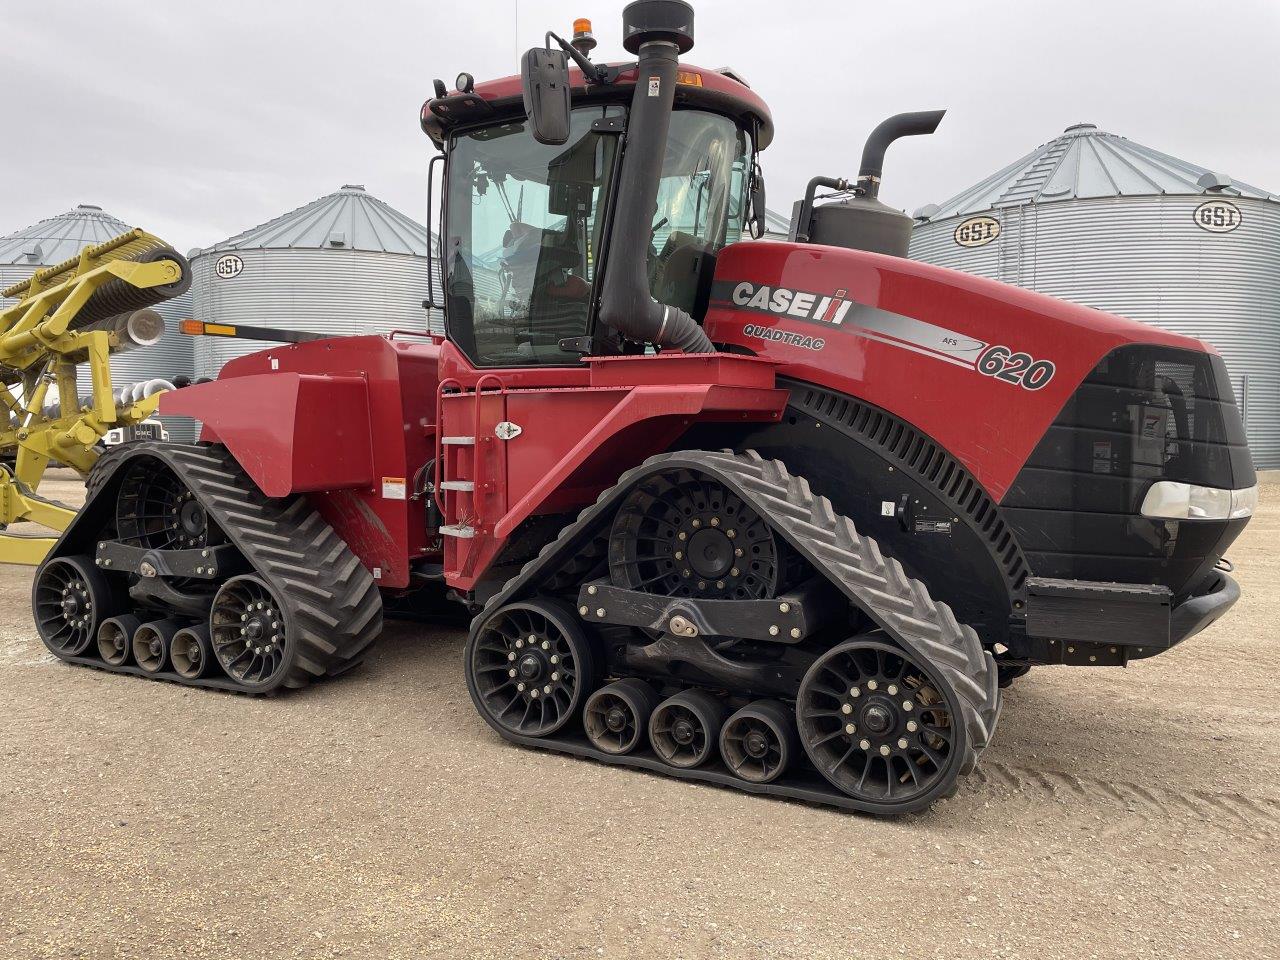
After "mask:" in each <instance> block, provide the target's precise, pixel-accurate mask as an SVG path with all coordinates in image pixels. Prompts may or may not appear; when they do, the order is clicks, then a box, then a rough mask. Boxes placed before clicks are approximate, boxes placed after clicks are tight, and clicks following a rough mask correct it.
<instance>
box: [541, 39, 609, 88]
mask: <svg viewBox="0 0 1280 960" xmlns="http://www.w3.org/2000/svg"><path fill="white" fill-rule="evenodd" d="M552 40H554V41H555V42H556V43H557V44H559V46H560V49H561V50H563V51H564V52H565V53H567V54H568V55H569V57H570V59H571V60H573V62H574V63H576V64H577V65H578V69H579V70H581V71H582V76H583V79H585V80H586V81H587V83H608V82H609V81H611V80H613V79H616V77H617V72H616V71H613V70H611V69H610V68H609V67H606V66H603V65H597V64H594V63H592V62H591V61H590V60H588V59H587V58H586V55H585V54H583V53H582V51H580V50H579V49H578V48H577V47H575V46H574V45H573V44H571V43H569V42H568V41H567V40H565V39H564V38H563V37H561V36H559V35H558V34H556V33H554V32H552V31H551V30H548V31H547V36H546V39H545V41H544V42H545V43H546V45H547V49H548V50H550V49H551V41H552ZM611 73H612V74H613V75H612V76H610V74H611Z"/></svg>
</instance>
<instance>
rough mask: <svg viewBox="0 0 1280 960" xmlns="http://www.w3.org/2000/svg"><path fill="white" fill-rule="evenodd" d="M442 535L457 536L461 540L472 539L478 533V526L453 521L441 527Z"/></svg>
mask: <svg viewBox="0 0 1280 960" xmlns="http://www.w3.org/2000/svg"><path fill="white" fill-rule="evenodd" d="M440 535H441V536H445V537H457V538H458V539H459V540H470V539H471V538H472V537H474V536H475V535H476V528H475V527H467V526H463V525H462V524H460V523H451V524H449V525H448V526H444V527H441V528H440Z"/></svg>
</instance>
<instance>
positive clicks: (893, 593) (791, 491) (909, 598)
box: [478, 450, 1001, 812]
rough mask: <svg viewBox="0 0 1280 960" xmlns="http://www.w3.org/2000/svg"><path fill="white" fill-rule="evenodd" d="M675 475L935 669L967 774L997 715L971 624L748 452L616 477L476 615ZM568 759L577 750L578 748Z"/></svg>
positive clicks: (532, 587)
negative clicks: (656, 482)
mask: <svg viewBox="0 0 1280 960" xmlns="http://www.w3.org/2000/svg"><path fill="white" fill-rule="evenodd" d="M680 469H687V470H693V471H697V472H700V473H703V474H706V475H708V476H710V477H712V478H714V479H716V480H718V481H719V482H721V483H723V484H724V485H725V486H727V487H729V488H730V489H731V490H733V491H734V492H735V493H737V494H738V495H739V496H741V497H742V498H743V499H744V500H746V501H747V502H748V503H749V504H750V505H751V507H752V508H753V509H755V510H756V511H757V512H758V513H759V514H760V515H761V516H762V517H764V518H766V519H767V520H768V522H769V523H770V524H771V525H772V526H773V528H774V529H775V530H776V531H777V532H778V533H779V534H780V535H781V536H782V537H784V538H785V539H786V540H787V541H788V543H790V544H791V546H792V547H794V548H795V549H796V550H797V551H799V552H800V553H801V554H802V555H803V556H804V557H805V558H806V559H807V560H808V561H809V562H810V563H811V564H812V565H813V566H814V568H815V569H817V570H819V571H821V572H822V573H823V574H824V575H825V576H826V577H827V578H828V579H829V580H830V581H831V582H832V583H833V584H835V585H836V586H837V587H839V589H840V590H841V591H842V592H843V593H844V595H845V596H846V597H847V598H848V600H849V602H850V603H852V604H853V605H854V606H855V607H857V608H858V609H859V610H861V611H862V612H863V613H864V614H866V616H867V617H868V618H870V619H871V620H872V621H873V622H874V623H875V624H876V625H877V626H879V627H880V628H882V629H883V630H884V632H885V633H886V634H887V635H888V637H889V638H890V639H891V640H892V641H893V642H894V643H896V644H898V645H899V646H901V647H902V648H903V649H904V650H907V651H909V652H910V653H912V654H913V655H914V656H916V657H919V658H920V659H922V660H924V661H926V662H928V663H929V664H930V665H931V666H932V667H933V668H934V669H935V670H936V671H937V673H938V674H939V675H940V677H941V679H942V680H943V681H945V682H946V683H947V684H948V685H949V686H950V687H951V689H952V690H953V691H954V694H955V698H956V701H957V703H958V704H959V708H960V713H961V716H962V718H963V721H964V732H965V737H964V740H965V745H964V756H963V758H962V759H961V762H960V767H959V772H960V774H961V775H964V774H968V773H971V772H972V771H973V769H974V768H975V766H976V765H977V762H978V756H979V755H980V754H981V752H982V751H983V750H984V749H985V748H986V747H987V745H988V744H989V743H990V741H991V736H992V733H993V732H994V730H995V727H996V723H997V721H998V719H999V716H1000V707H1001V699H1000V689H999V686H998V682H997V671H996V665H995V661H994V660H993V659H992V657H991V654H990V653H988V652H987V651H986V650H984V649H983V647H982V643H981V641H980V640H979V639H978V635H977V634H976V633H975V632H974V630H973V629H972V628H971V627H968V626H965V625H963V624H961V623H959V622H958V621H957V620H956V618H955V614H954V613H953V612H952V611H951V608H950V607H949V606H947V605H946V604H945V603H941V602H938V601H935V600H934V599H933V598H932V597H930V595H929V591H928V589H927V588H926V587H925V585H924V584H923V583H921V582H920V581H919V580H914V579H912V578H911V577H909V576H907V574H906V572H905V571H904V570H903V569H902V565H901V564H900V563H898V561H896V560H894V559H892V558H890V557H886V556H884V555H883V554H882V553H881V552H880V548H879V546H878V545H877V543H876V541H875V540H874V539H872V538H871V537H868V536H864V535H863V534H860V533H859V532H858V530H857V529H856V528H855V527H854V525H853V522H852V521H851V520H850V519H849V518H848V517H845V516H842V515H840V514H838V513H836V511H835V508H834V507H833V506H832V504H831V501H830V500H828V499H827V498H825V497H819V496H816V495H814V493H813V492H812V491H811V490H810V489H809V484H808V482H807V481H805V479H804V478H803V477H795V476H792V475H791V474H790V473H789V472H788V471H787V468H786V466H785V465H784V464H783V463H782V462H781V461H778V460H766V459H764V458H762V457H761V456H760V455H759V454H758V453H756V452H755V451H753V450H748V451H745V452H742V453H736V452H733V451H718V452H713V451H698V450H693V451H680V452H675V453H663V454H659V455H657V456H654V457H651V458H649V459H648V460H646V461H645V462H644V463H643V464H641V465H640V466H639V467H636V468H635V469H633V470H630V471H628V472H627V473H625V474H623V476H622V477H621V478H620V480H619V481H618V483H617V484H616V485H614V486H613V487H611V488H610V489H608V490H606V491H605V492H604V493H602V494H601V495H600V498H599V499H598V500H597V501H596V502H595V503H594V504H592V505H591V506H589V507H587V508H586V509H585V510H583V511H582V513H581V514H580V515H579V517H578V519H577V520H576V521H574V522H573V523H571V524H569V525H567V526H566V527H565V528H564V529H563V530H562V531H561V532H560V535H559V536H558V537H557V538H556V539H555V540H554V541H552V542H551V543H549V544H547V546H546V547H544V548H543V550H542V551H541V553H539V555H538V556H537V557H535V558H534V559H533V560H531V561H529V563H528V564H526V565H525V567H524V568H523V569H522V570H521V571H520V573H519V574H518V575H517V576H515V577H514V578H513V579H512V580H510V581H508V582H507V584H506V585H505V586H504V587H503V588H502V590H500V591H499V592H498V593H497V594H496V595H495V596H493V597H492V598H491V599H490V600H489V602H488V604H486V606H485V610H484V611H482V612H481V614H480V618H483V617H484V616H485V615H486V613H487V612H488V611H490V610H491V609H493V608H495V607H496V606H499V605H502V604H505V603H509V602H511V601H513V600H516V599H524V598H527V597H530V596H534V595H536V594H537V591H538V586H539V584H540V583H542V582H543V581H544V579H546V578H549V577H550V576H552V575H554V574H555V572H556V571H557V570H558V569H559V567H560V565H561V564H562V563H564V562H566V561H567V560H568V559H569V558H570V557H571V556H572V555H573V554H574V553H575V552H576V551H577V550H579V549H581V548H582V546H583V544H584V543H585V542H587V541H588V540H589V539H590V538H591V537H592V536H594V535H595V531H596V530H598V529H599V528H600V527H601V525H602V524H603V523H605V522H607V521H608V519H609V518H610V517H612V514H613V512H614V511H615V510H616V509H617V507H618V506H619V505H620V504H621V501H622V499H623V497H625V495H626V494H627V493H628V492H629V491H630V490H631V489H632V488H633V487H635V486H636V485H637V484H638V483H640V482H641V481H643V480H644V479H645V478H646V477H647V476H649V475H651V474H655V473H662V472H667V471H673V470H680ZM478 619H479V618H478ZM548 746H550V744H548ZM573 752H575V753H580V754H581V753H583V751H582V750H581V749H580V748H579V749H575V750H574V751H573ZM601 759H603V758H601ZM842 805H843V804H842ZM871 812H879V811H875V810H873V811H871ZM900 812H909V811H900Z"/></svg>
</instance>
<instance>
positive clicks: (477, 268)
mask: <svg viewBox="0 0 1280 960" xmlns="http://www.w3.org/2000/svg"><path fill="white" fill-rule="evenodd" d="M621 114H622V108H621V107H618V106H611V107H592V108H583V109H578V110H575V111H573V115H572V123H571V129H570V135H569V140H568V142H567V143H565V144H564V145H562V146H544V145H543V144H540V143H538V142H537V141H535V140H534V139H533V136H532V134H531V133H530V132H529V131H528V129H527V128H526V123H525V121H523V120H520V121H515V122H512V123H504V124H499V125H497V126H493V127H486V128H484V129H483V130H477V131H474V132H472V133H468V134H461V135H459V136H458V137H457V138H456V139H455V140H454V142H453V145H452V148H451V150H450V154H449V196H448V214H447V218H448V222H447V227H446V236H447V238H448V247H447V251H446V291H447V296H448V325H449V335H450V339H452V340H453V341H454V342H455V343H456V344H458V346H459V347H460V348H461V349H462V350H463V351H464V352H465V353H467V355H468V356H470V357H471V359H472V360H473V361H474V362H476V363H478V364H481V365H487V366H512V365H522V364H532V363H571V362H576V360H577V357H576V356H575V355H574V354H573V353H569V352H566V351H564V350H561V349H560V341H561V340H562V339H564V338H568V337H582V336H585V335H586V334H587V333H588V332H589V323H590V309H591V292H592V285H593V283H594V282H595V272H596V267H597V264H598V259H599V250H600V235H601V232H602V229H603V215H604V211H605V209H606V208H607V197H606V196H605V194H606V193H607V190H608V187H609V183H610V180H611V178H612V174H613V166H614V157H615V153H616V149H617V139H618V138H617V136H616V135H614V134H600V133H596V132H593V130H592V123H593V122H594V121H595V120H597V119H599V118H601V117H603V116H609V115H621Z"/></svg>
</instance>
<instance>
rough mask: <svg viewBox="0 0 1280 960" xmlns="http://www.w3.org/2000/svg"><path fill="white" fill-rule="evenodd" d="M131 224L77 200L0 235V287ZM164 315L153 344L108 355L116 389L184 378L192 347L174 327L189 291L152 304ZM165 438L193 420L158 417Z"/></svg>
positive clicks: (187, 307)
mask: <svg viewBox="0 0 1280 960" xmlns="http://www.w3.org/2000/svg"><path fill="white" fill-rule="evenodd" d="M131 229H132V228H131V227H130V226H129V224H127V223H125V222H124V221H123V220H119V219H117V218H116V217H113V216H112V215H111V214H109V213H106V212H104V211H103V209H102V208H101V207H98V206H94V205H92V204H87V203H86V204H81V205H80V206H78V207H76V208H75V209H74V210H70V211H68V212H66V213H63V214H60V215H58V216H56V217H50V218H48V219H47V220H41V221H40V222H39V223H36V224H32V225H31V226H29V227H27V228H25V229H23V230H19V231H17V232H16V233H13V234H10V235H9V236H7V237H5V238H3V239H0V289H3V288H5V287H8V286H9V285H10V284H14V283H17V282H18V281H20V280H25V279H26V278H27V277H29V276H30V275H31V274H33V273H35V272H36V271H37V270H39V269H40V268H41V267H47V266H52V265H53V264H55V263H61V262H62V261H64V260H69V259H70V258H72V257H74V256H76V255H78V254H79V253H80V251H81V250H83V249H84V248H85V247H88V246H92V245H93V244H95V243H102V242H103V241H105V240H110V239H111V238H112V237H117V236H119V235H120V234H122V233H127V232H128V231H129V230H131ZM155 309H156V310H157V312H159V314H160V315H161V316H162V317H164V319H165V333H164V336H163V337H161V339H160V342H159V343H155V344H152V345H151V346H149V347H143V348H140V349H137V350H132V351H130V352H128V353H122V354H116V355H113V356H112V358H111V382H112V384H113V385H115V386H117V387H121V386H125V385H128V384H133V383H137V382H140V381H147V380H155V379H161V380H173V379H174V377H180V376H190V375H191V373H192V371H193V362H194V350H193V344H192V341H191V338H190V337H185V336H183V335H182V334H181V333H180V332H179V330H178V323H179V320H180V319H182V318H186V317H190V316H191V313H192V306H191V293H190V291H188V292H187V293H184V294H183V295H182V296H181V297H178V298H176V299H174V300H170V301H167V302H165V303H161V304H159V305H157V306H156V308H155ZM87 377H88V373H87V371H83V370H82V371H80V390H81V393H82V394H83V393H87V392H88V389H89V387H88V383H87ZM161 420H162V421H163V422H164V425H165V429H166V430H167V431H168V432H169V436H170V439H172V440H180V441H191V440H193V439H194V438H195V427H194V423H193V422H192V421H191V420H189V419H188V418H186V417H162V418H161Z"/></svg>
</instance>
